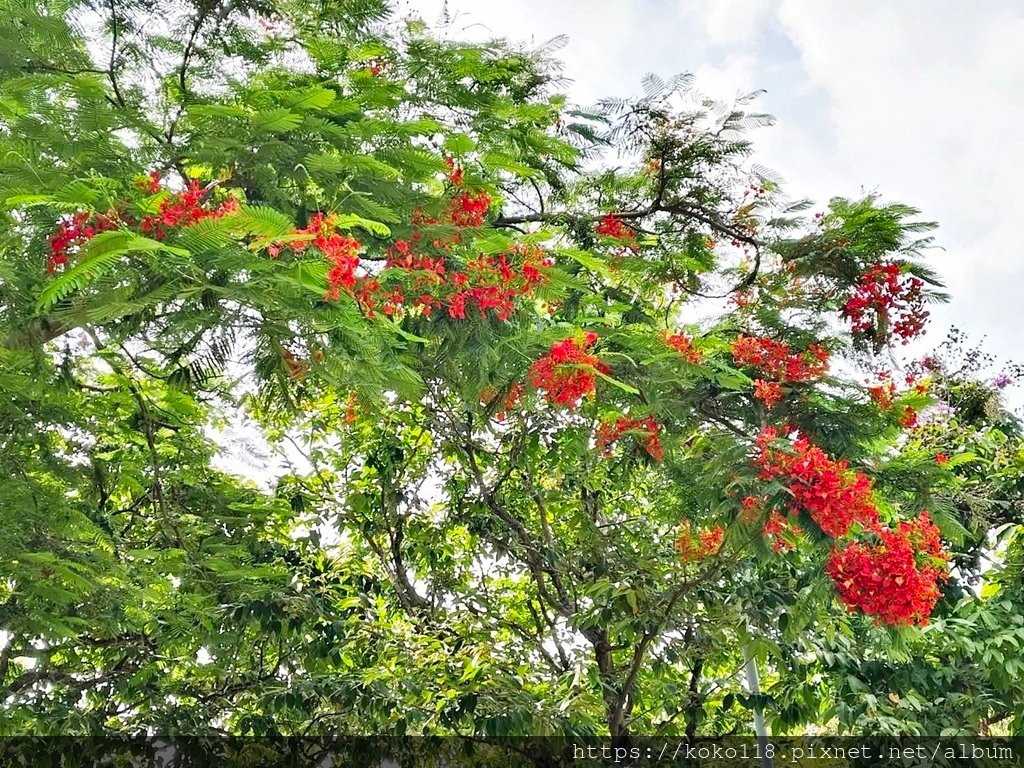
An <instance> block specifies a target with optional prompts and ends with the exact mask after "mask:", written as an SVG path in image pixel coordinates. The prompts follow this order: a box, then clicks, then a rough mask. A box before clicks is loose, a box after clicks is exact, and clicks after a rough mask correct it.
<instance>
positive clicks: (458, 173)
mask: <svg viewBox="0 0 1024 768" xmlns="http://www.w3.org/2000/svg"><path fill="white" fill-rule="evenodd" d="M444 164H445V165H446V166H448V183H449V184H451V185H452V186H453V187H461V186H462V168H461V167H459V166H457V165H456V164H455V159H454V158H451V157H446V158H445V159H444Z"/></svg>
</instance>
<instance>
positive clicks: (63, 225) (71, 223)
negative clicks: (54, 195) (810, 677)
mask: <svg viewBox="0 0 1024 768" xmlns="http://www.w3.org/2000/svg"><path fill="white" fill-rule="evenodd" d="M118 223H119V222H118V218H117V214H116V213H115V212H113V211H111V212H110V213H108V214H107V215H105V216H104V215H102V214H91V213H86V212H85V211H79V212H78V213H76V214H74V215H73V216H72V217H71V218H70V219H64V220H63V221H59V222H58V223H57V228H56V229H55V230H54V232H53V234H52V235H51V236H50V255H49V258H47V260H46V271H47V272H49V273H50V274H53V273H54V272H56V271H57V268H58V267H63V266H64V265H65V264H67V263H68V259H69V257H70V256H71V255H72V254H73V253H76V252H77V251H78V250H79V249H80V248H81V247H82V246H83V245H85V244H86V243H87V242H89V241H90V240H92V239H93V238H94V237H96V235H98V234H99V233H100V232H106V231H107V230H109V229H117V227H118Z"/></svg>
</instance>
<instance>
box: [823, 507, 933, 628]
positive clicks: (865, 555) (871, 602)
mask: <svg viewBox="0 0 1024 768" xmlns="http://www.w3.org/2000/svg"><path fill="white" fill-rule="evenodd" d="M872 533H873V535H874V537H875V538H876V541H873V542H860V541H856V542H851V543H849V544H846V545H845V546H843V547H840V548H837V549H835V550H833V552H832V554H831V556H830V557H829V560H828V563H827V564H826V566H825V571H826V573H828V575H829V576H830V577H831V578H832V580H833V582H835V586H836V591H837V592H838V593H839V597H840V599H841V600H842V601H843V602H844V603H846V604H847V606H849V608H850V610H855V609H860V610H861V611H863V612H864V613H866V614H868V615H869V616H874V617H876V619H877V620H879V621H881V622H885V623H886V624H897V625H901V624H902V625H907V624H926V623H927V622H928V616H929V615H930V614H931V612H932V609H933V608H934V607H935V603H936V601H937V600H938V599H939V596H940V593H939V587H938V583H939V582H940V581H942V580H944V579H946V578H947V572H946V569H945V562H946V561H947V560H948V559H949V558H948V556H947V555H946V554H944V553H943V551H942V542H941V538H940V535H939V530H938V528H936V527H935V525H934V524H933V523H932V522H931V520H930V519H929V516H928V513H927V512H922V513H921V514H920V515H919V516H918V517H917V519H915V520H911V521H909V522H901V523H900V524H899V526H897V528H896V530H887V529H883V528H879V527H876V528H874V529H873V531H872Z"/></svg>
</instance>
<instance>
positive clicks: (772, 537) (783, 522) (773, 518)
mask: <svg viewBox="0 0 1024 768" xmlns="http://www.w3.org/2000/svg"><path fill="white" fill-rule="evenodd" d="M797 531H799V528H798V527H797V525H796V524H795V523H794V522H793V521H792V520H789V519H787V518H785V517H783V516H782V515H780V514H779V513H778V512H776V511H775V510H772V514H771V515H770V516H769V518H768V520H767V521H766V522H765V524H764V530H763V531H761V535H762V536H764V537H765V538H766V539H768V540H769V541H770V542H771V545H772V551H773V552H775V553H779V552H788V551H790V550H791V549H793V545H792V544H790V543H789V542H788V541H787V540H786V539H785V538H784V536H785V534H787V533H796V532H797Z"/></svg>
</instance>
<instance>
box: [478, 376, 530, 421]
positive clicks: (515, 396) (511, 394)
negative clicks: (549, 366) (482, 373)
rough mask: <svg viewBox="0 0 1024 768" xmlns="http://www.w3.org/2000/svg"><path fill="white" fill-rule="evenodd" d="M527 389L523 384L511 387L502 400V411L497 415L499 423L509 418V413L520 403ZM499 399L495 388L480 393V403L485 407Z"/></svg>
mask: <svg viewBox="0 0 1024 768" xmlns="http://www.w3.org/2000/svg"><path fill="white" fill-rule="evenodd" d="M525 391H526V388H525V387H524V386H523V385H522V384H513V385H512V386H511V387H509V390H508V392H507V393H506V394H505V396H504V397H503V398H502V399H501V409H500V410H499V411H498V412H497V414H495V415H496V416H497V418H498V421H504V420H505V418H506V417H507V416H508V412H509V411H511V410H512V409H513V408H515V407H516V406H517V405H518V404H519V401H520V400H522V399H523V394H524V393H525ZM497 398H498V393H497V392H496V391H495V390H494V387H487V388H486V389H485V390H484V391H483V392H482V393H480V402H481V403H483V404H484V405H487V406H490V405H492V404H493V403H494V401H495V400H496V399H497Z"/></svg>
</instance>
